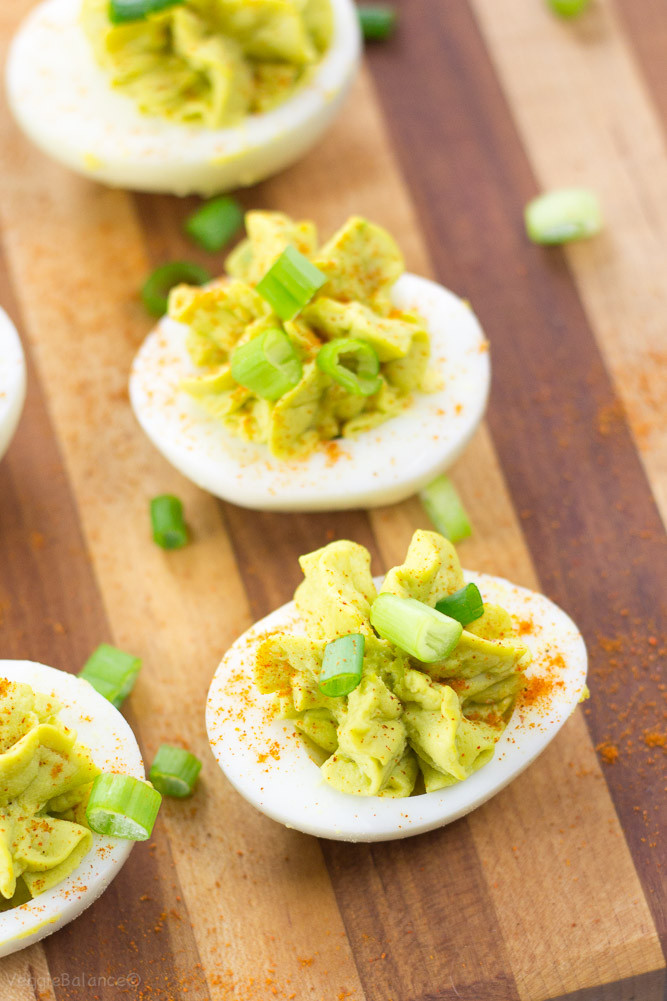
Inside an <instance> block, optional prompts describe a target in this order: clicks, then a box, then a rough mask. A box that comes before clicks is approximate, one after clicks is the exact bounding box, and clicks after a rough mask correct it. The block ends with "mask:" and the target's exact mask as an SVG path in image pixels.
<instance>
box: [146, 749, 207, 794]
mask: <svg viewBox="0 0 667 1001" xmlns="http://www.w3.org/2000/svg"><path fill="white" fill-rule="evenodd" d="M200 771H201V761H200V760H199V758H196V757H195V755H194V754H191V752H190V751H186V750H185V748H183V747H174V746H173V745H172V744H161V745H160V747H159V749H158V752H157V754H156V755H155V759H154V761H153V764H152V765H151V770H150V772H149V776H148V777H149V778H150V780H151V782H152V783H153V785H154V786H155V788H156V789H157V791H158V792H161V793H162V795H163V796H176V797H177V798H178V799H184V798H185V797H186V796H189V795H190V794H191V793H192V790H193V789H194V787H195V782H196V781H197V776H198V775H199V773H200Z"/></svg>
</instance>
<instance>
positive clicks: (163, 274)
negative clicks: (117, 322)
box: [141, 261, 211, 316]
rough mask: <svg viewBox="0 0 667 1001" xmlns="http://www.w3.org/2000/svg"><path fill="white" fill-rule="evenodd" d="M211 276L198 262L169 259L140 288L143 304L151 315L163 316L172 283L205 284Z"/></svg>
mask: <svg viewBox="0 0 667 1001" xmlns="http://www.w3.org/2000/svg"><path fill="white" fill-rule="evenodd" d="M210 280H211V276H210V274H209V273H208V271H207V270H206V268H202V267H200V266H199V264H193V263H192V262H191V261H170V262H169V263H168V264H162V265H161V266H160V267H159V268H156V269H155V271H154V272H153V274H152V275H149V277H148V278H147V279H146V281H145V282H144V284H143V287H142V289H141V298H142V300H143V304H144V306H145V307H146V309H147V310H148V312H149V313H150V314H151V316H164V314H165V313H166V312H167V305H168V302H169V292H170V291H171V289H172V288H173V287H174V285H180V284H181V283H185V284H186V285H205V284H206V282H210Z"/></svg>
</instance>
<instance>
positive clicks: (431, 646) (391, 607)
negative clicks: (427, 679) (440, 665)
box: [371, 593, 463, 664]
mask: <svg viewBox="0 0 667 1001" xmlns="http://www.w3.org/2000/svg"><path fill="white" fill-rule="evenodd" d="M371 625H372V626H373V628H374V629H375V631H376V633H378V635H380V636H381V637H382V638H383V639H385V640H389V642H390V643H393V644H394V646H397V647H398V648H399V649H400V650H405V652H406V653H409V654H410V656H411V657H414V658H415V659H416V660H420V661H422V663H424V664H433V663H435V662H436V661H440V660H444V659H445V657H447V656H449V654H450V653H451V652H452V650H453V649H454V647H455V646H456V644H457V643H458V641H459V640H460V638H461V633H462V632H463V626H462V625H461V623H460V622H456V620H455V619H450V618H449V616H447V615H443V614H442V612H438V611H437V610H436V609H435V608H431V606H430V605H425V604H424V603H423V602H422V601H417V600H416V598H399V597H398V595H396V594H386V593H383V594H379V595H378V596H377V598H376V599H375V601H374V602H373V604H372V605H371Z"/></svg>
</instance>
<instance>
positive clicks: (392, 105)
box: [369, 0, 667, 939]
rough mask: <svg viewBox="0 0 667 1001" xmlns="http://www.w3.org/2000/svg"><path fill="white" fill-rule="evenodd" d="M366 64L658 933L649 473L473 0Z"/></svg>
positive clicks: (424, 3)
mask: <svg viewBox="0 0 667 1001" xmlns="http://www.w3.org/2000/svg"><path fill="white" fill-rule="evenodd" d="M369 59H370V63H371V66H372V70H373V73H374V76H375V80H376V82H377V84H378V87H379V92H380V97H381V100H382V103H383V105H384V108H385V112H386V120H387V124H388V126H389V128H390V130H391V133H392V136H393V141H394V143H395V146H396V149H397V152H398V155H399V158H400V161H401V163H402V166H403V170H404V172H405V176H406V179H407V181H408V183H409V184H410V186H411V189H412V193H413V196H414V199H415V202H416V205H417V208H418V212H419V215H420V219H421V223H422V226H423V228H424V232H425V234H426V236H427V239H428V243H429V246H430V249H431V252H432V255H433V260H434V262H435V266H436V270H437V273H438V275H439V277H440V279H441V280H442V281H443V282H445V283H446V284H448V285H450V286H451V287H453V288H454V289H456V291H458V292H459V293H461V294H462V295H465V296H468V297H469V298H470V299H471V300H472V303H473V306H474V308H475V309H476V311H477V312H478V314H479V316H480V318H481V320H482V322H483V324H484V326H485V327H486V331H487V333H488V335H489V337H490V340H491V345H492V359H493V367H494V384H493V393H492V399H491V406H490V412H489V423H490V426H491V430H492V435H493V439H494V442H495V445H496V448H497V450H498V452H499V455H500V458H501V461H502V463H503V468H504V472H505V475H506V477H507V480H508V482H509V486H510V490H511V492H512V496H513V499H514V503H515V506H516V508H517V510H518V511H519V512H520V513H521V516H522V518H523V527H524V531H525V535H526V539H527V541H528V544H529V547H530V550H531V553H532V556H533V559H534V561H535V564H536V567H537V569H538V572H539V575H540V578H541V580H542V583H543V587H544V590H545V591H546V593H547V594H549V595H550V596H551V597H553V598H554V599H555V600H556V601H558V602H559V603H560V604H561V605H562V606H563V607H564V608H565V609H566V610H567V611H568V612H570V613H571V614H572V615H573V617H574V618H575V619H576V621H577V622H578V624H579V625H580V627H581V628H582V630H583V632H584V634H585V637H586V639H587V642H588V647H589V652H590V657H591V673H590V683H591V688H592V692H593V698H592V700H591V702H590V704H589V706H588V707H587V708H586V710H585V712H586V716H587V719H588V722H589V725H590V729H591V733H592V735H593V739H594V741H595V743H596V744H597V745H603V747H602V753H603V761H605V762H607V761H609V759H611V758H613V757H614V755H615V754H616V752H618V757H617V760H615V761H614V762H613V763H609V764H607V763H605V765H604V774H605V777H606V780H607V782H608V785H609V788H610V791H611V794H612V797H613V800H614V803H615V806H616V809H617V811H618V814H619V817H620V819H621V822H622V824H623V828H624V831H625V834H626V837H627V839H628V843H629V845H630V848H631V851H632V854H633V857H634V860H635V863H636V866H637V870H638V873H639V876H640V878H641V880H642V884H643V887H644V890H645V892H646V897H647V900H648V902H649V905H650V908H651V910H652V913H653V916H654V919H655V922H656V924H657V926H658V929H659V931H660V933H661V935H662V936H663V939H664V936H665V935H666V934H667V915H666V913H665V901H664V869H662V870H661V868H660V854H659V849H658V848H657V847H656V840H657V833H658V830H659V827H660V821H661V817H660V813H659V810H660V806H659V804H661V803H664V798H663V790H664V782H665V778H664V763H665V757H664V754H663V752H662V751H661V749H660V748H659V747H656V746H651V744H652V741H653V739H654V738H653V734H654V733H655V732H657V731H659V730H660V729H661V728H662V727H663V725H664V724H663V720H662V709H661V702H662V691H661V688H660V678H659V657H660V653H661V643H660V641H659V637H661V636H662V635H664V630H662V631H661V630H660V628H659V627H660V618H661V616H663V615H664V605H663V604H662V603H661V598H659V596H660V595H661V594H662V587H663V585H664V571H663V567H664V555H665V533H664V530H663V527H662V525H661V522H660V519H659V516H658V512H657V510H656V507H655V504H654V502H653V498H652V496H651V491H650V488H649V485H648V483H647V481H646V477H645V475H644V471H643V469H642V466H641V464H640V461H639V459H638V456H637V454H636V451H635V448H634V445H633V442H632V439H631V436H630V433H629V431H628V427H627V424H626V421H625V418H624V415H623V412H622V408H621V406H620V403H619V401H618V399H617V397H616V396H615V394H614V389H613V387H612V385H611V382H610V378H609V375H608V373H607V371H606V370H605V366H604V364H603V361H602V359H601V356H600V352H599V350H598V347H597V344H596V341H595V338H594V335H593V333H592V331H591V329H590V328H589V326H588V323H587V320H586V317H585V315H584V312H583V309H582V306H581V303H580V302H579V300H578V297H577V292H576V289H575V285H574V282H573V280H572V276H571V274H570V273H569V270H568V267H567V264H566V261H565V258H564V256H563V254H562V253H561V252H560V251H559V250H557V249H556V250H540V249H538V248H536V247H534V246H532V245H531V244H530V243H529V242H528V241H527V239H526V237H525V235H524V232H523V224H522V211H523V206H524V204H525V202H526V201H527V200H528V199H529V198H530V197H531V196H532V195H534V193H535V191H536V183H535V179H534V177H533V175H532V173H531V169H530V165H529V163H528V161H527V158H526V155H525V153H524V151H523V149H522V147H521V143H520V140H519V137H518V135H517V132H516V129H515V127H514V122H513V120H512V116H511V113H510V110H509V108H508V106H507V104H506V101H505V98H504V96H503V93H502V91H501V88H500V85H499V82H498V80H497V78H496V76H495V74H494V71H493V67H492V64H491V62H490V59H489V56H488V54H487V52H486V51H485V48H484V43H483V40H482V38H481V35H480V32H479V30H478V27H477V25H476V23H475V20H474V18H473V15H472V13H471V10H470V8H469V6H468V5H467V4H464V3H447V4H432V3H430V2H429V0H409V3H408V2H407V0H406V2H404V3H403V4H402V10H401V30H400V32H399V34H398V35H397V37H396V40H395V41H394V42H392V43H391V44H389V45H386V46H377V47H374V48H373V49H372V51H371V52H370V55H369ZM406 81H409V86H406ZM663 827H664V824H663Z"/></svg>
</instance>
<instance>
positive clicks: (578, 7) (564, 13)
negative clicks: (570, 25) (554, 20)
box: [547, 0, 590, 17]
mask: <svg viewBox="0 0 667 1001" xmlns="http://www.w3.org/2000/svg"><path fill="white" fill-rule="evenodd" d="M589 2H590V0H547V3H548V4H549V6H550V7H551V9H552V10H553V11H554V12H555V13H556V14H560V16H561V17H576V16H577V14H581V13H582V11H584V10H585V9H586V7H588V4H589Z"/></svg>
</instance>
